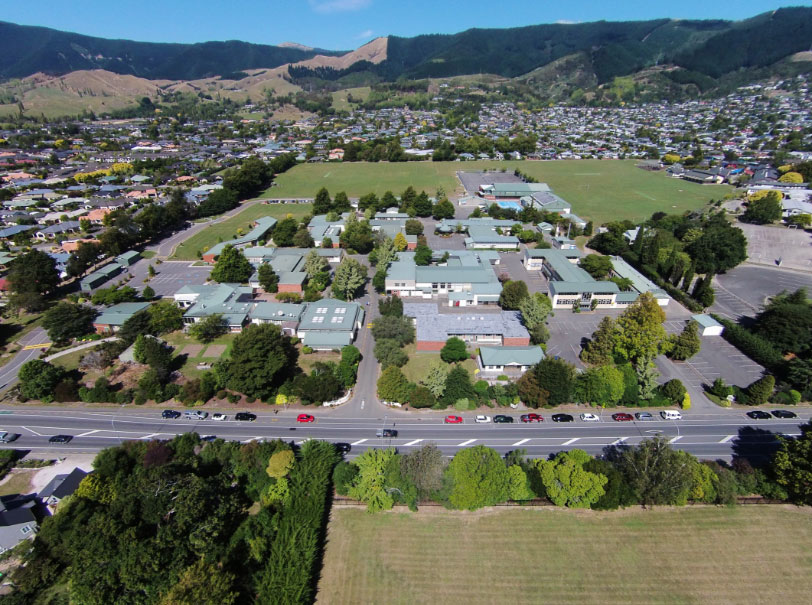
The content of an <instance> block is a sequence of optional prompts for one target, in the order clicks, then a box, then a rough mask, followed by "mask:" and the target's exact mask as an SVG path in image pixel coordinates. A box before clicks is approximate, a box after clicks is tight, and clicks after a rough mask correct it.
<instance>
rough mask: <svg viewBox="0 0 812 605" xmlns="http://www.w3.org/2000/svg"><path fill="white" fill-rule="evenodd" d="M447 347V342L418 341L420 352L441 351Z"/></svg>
mask: <svg viewBox="0 0 812 605" xmlns="http://www.w3.org/2000/svg"><path fill="white" fill-rule="evenodd" d="M444 346H445V341H444V340H440V341H436V340H418V341H417V350H418V351H439V350H440V349H442V348H443V347H444Z"/></svg>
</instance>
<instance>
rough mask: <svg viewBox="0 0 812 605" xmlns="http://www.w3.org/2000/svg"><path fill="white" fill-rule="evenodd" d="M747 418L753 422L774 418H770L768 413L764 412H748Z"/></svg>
mask: <svg viewBox="0 0 812 605" xmlns="http://www.w3.org/2000/svg"><path fill="white" fill-rule="evenodd" d="M747 417H748V418H752V419H753V420H769V419H770V418H772V416H770V415H769V414H768V413H767V412H762V411H761V410H753V411H752V412H747Z"/></svg>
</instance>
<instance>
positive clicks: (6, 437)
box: [0, 433, 20, 443]
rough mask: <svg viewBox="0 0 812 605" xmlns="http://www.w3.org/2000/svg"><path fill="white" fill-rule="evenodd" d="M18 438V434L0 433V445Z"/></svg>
mask: <svg viewBox="0 0 812 605" xmlns="http://www.w3.org/2000/svg"><path fill="white" fill-rule="evenodd" d="M19 438H20V433H0V443H11V442H12V441H16V440H17V439H19Z"/></svg>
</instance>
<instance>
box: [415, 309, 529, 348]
mask: <svg viewBox="0 0 812 605" xmlns="http://www.w3.org/2000/svg"><path fill="white" fill-rule="evenodd" d="M403 314H404V315H405V316H407V317H411V318H412V319H413V320H414V323H415V327H416V331H417V350H418V351H439V350H440V349H442V348H443V347H444V346H445V343H446V341H447V340H448V339H449V338H451V337H457V338H459V339H461V340H463V341H465V342H466V343H467V344H469V345H470V346H474V347H482V346H487V345H494V346H507V347H527V346H529V345H530V334H529V333H528V331H527V329H526V328H525V327H524V325H523V324H522V319H521V317H522V316H521V313H519V312H518V311H500V312H498V313H484V312H483V313H482V314H477V313H476V311H473V310H472V311H469V312H466V313H454V314H450V313H440V312H439V309H438V308H437V305H436V304H433V303H404V305H403Z"/></svg>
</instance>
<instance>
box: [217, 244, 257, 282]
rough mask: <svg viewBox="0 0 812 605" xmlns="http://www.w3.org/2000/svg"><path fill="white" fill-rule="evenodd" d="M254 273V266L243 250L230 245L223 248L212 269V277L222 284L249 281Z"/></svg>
mask: <svg viewBox="0 0 812 605" xmlns="http://www.w3.org/2000/svg"><path fill="white" fill-rule="evenodd" d="M253 273H254V268H253V267H252V266H251V263H249V262H248V259H247V258H245V255H244V254H243V253H242V250H240V249H239V248H235V247H234V246H232V245H228V246H226V247H225V248H223V251H222V253H221V254H220V256H218V257H217V262H216V263H215V264H214V269H212V271H211V278H212V279H213V280H214V281H216V282H220V283H221V284H222V283H234V284H242V283H245V282H247V281H248V278H249V277H251V275H253Z"/></svg>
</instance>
